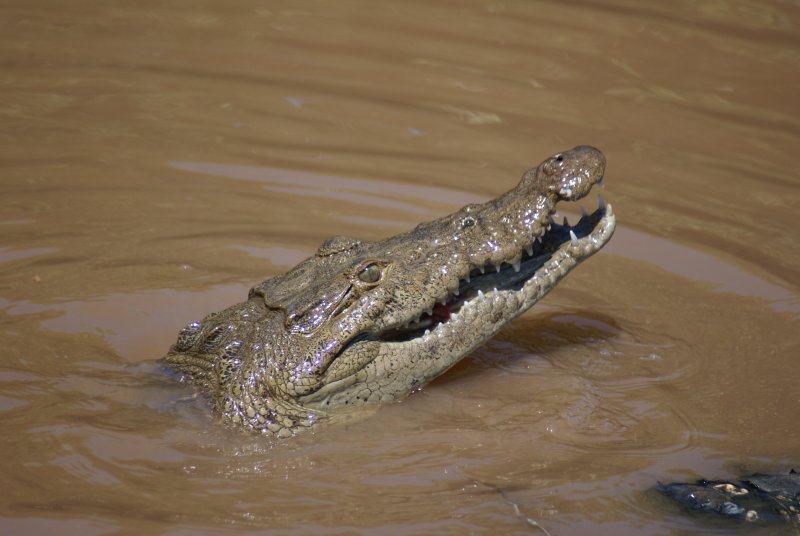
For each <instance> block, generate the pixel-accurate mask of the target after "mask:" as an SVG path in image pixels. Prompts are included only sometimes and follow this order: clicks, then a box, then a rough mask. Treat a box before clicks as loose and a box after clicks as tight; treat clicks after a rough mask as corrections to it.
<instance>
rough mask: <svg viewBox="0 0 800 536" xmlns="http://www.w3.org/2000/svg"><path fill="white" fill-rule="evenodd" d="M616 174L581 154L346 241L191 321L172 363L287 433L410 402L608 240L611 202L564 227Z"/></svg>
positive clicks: (230, 412) (262, 426) (226, 403)
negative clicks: (563, 215) (432, 214)
mask: <svg viewBox="0 0 800 536" xmlns="http://www.w3.org/2000/svg"><path fill="white" fill-rule="evenodd" d="M604 169H605V158H604V157H603V155H602V153H601V152H600V151H598V150H597V149H594V148H592V147H576V148H574V149H572V150H570V151H566V152H563V153H560V154H558V155H555V156H553V157H551V158H548V159H547V160H545V161H544V162H542V163H541V164H540V165H539V166H538V167H536V168H534V169H531V170H528V171H527V172H526V173H525V174H524V175H523V177H522V180H521V181H520V183H519V184H518V185H517V187H516V188H514V189H513V190H511V191H509V192H507V193H505V194H503V195H501V196H500V197H498V198H497V199H494V200H492V201H489V202H488V203H484V204H473V205H467V206H466V207H464V208H462V209H461V210H459V211H458V212H456V213H454V214H451V215H450V216H446V217H444V218H440V219H438V220H434V221H432V222H428V223H422V224H420V225H418V226H417V227H416V228H415V229H414V230H412V231H409V232H407V233H403V234H400V235H397V236H393V237H391V238H387V239H385V240H381V241H378V242H365V241H359V240H355V239H352V238H344V237H335V238H332V239H330V240H328V241H326V242H325V243H324V244H322V246H321V247H320V248H319V250H318V251H317V253H316V255H315V256H313V257H311V258H309V259H307V260H305V261H303V262H301V263H300V264H298V265H297V266H296V267H295V268H293V269H292V270H290V271H289V272H288V273H286V274H285V275H282V276H277V277H273V278H271V279H267V280H266V281H264V282H263V283H261V284H259V285H256V286H255V287H254V288H253V289H251V290H250V295H249V297H248V300H247V301H246V302H244V303H240V304H238V305H234V306H232V307H229V308H228V309H225V310H224V311H221V312H219V313H214V314H211V315H209V316H207V317H206V318H204V319H203V320H202V322H199V323H198V322H195V323H192V324H189V325H188V326H187V327H186V328H184V329H183V330H182V331H181V333H180V335H179V337H178V341H177V342H176V343H175V345H173V347H172V348H171V349H170V351H169V353H168V354H167V356H166V357H165V361H166V362H167V364H168V365H169V366H170V367H171V368H173V369H175V370H177V371H179V372H181V373H182V374H183V375H184V377H186V378H189V379H190V380H192V381H193V382H194V383H195V384H197V385H198V386H199V387H200V389H201V390H202V391H203V392H205V394H207V395H208V396H209V397H210V399H211V401H212V403H213V405H214V407H215V409H216V411H217V412H218V413H219V414H220V415H221V416H222V419H223V420H224V421H226V422H229V423H231V424H233V425H236V426H240V427H244V428H248V429H252V430H258V431H261V432H264V433H272V434H275V435H278V436H280V437H285V436H289V435H292V434H293V433H295V432H297V431H300V430H302V429H305V428H308V427H310V426H312V425H313V424H314V423H317V422H319V421H323V420H328V419H330V418H332V417H334V416H337V415H341V414H343V413H347V412H349V411H351V410H352V409H353V408H357V407H361V406H368V405H375V404H377V403H379V402H382V401H387V400H395V399H398V398H400V397H403V396H405V395H407V394H409V393H411V392H412V391H413V390H414V389H416V388H418V387H420V386H421V385H424V384H425V383H427V382H429V381H430V380H432V379H433V378H435V377H437V376H439V375H440V374H442V373H443V372H445V371H446V370H447V369H449V368H450V367H452V366H453V365H454V364H455V363H456V362H458V361H459V360H460V359H461V358H463V357H464V356H465V355H467V354H469V352H471V351H472V350H474V349H475V348H476V347H478V346H479V345H481V344H482V343H483V342H485V341H486V340H487V339H489V338H490V337H492V336H493V335H494V334H495V333H497V332H498V331H499V330H500V329H501V328H502V327H503V326H504V325H505V324H507V323H508V322H510V321H511V320H512V319H514V318H515V317H517V316H518V315H520V314H521V313H523V312H524V311H526V310H527V309H528V308H530V307H531V306H532V305H533V304H534V303H536V302H537V301H538V300H539V299H541V298H542V297H543V296H544V295H545V294H547V292H549V291H550V289H552V288H553V287H554V286H555V285H556V283H558V281H559V280H560V279H561V278H562V277H564V276H565V275H566V274H567V273H568V272H569V271H570V270H571V269H572V268H574V267H575V266H576V265H577V264H578V263H579V262H580V261H582V260H584V259H586V258H588V257H589V256H590V255H592V254H593V253H595V252H597V251H598V250H599V249H600V248H601V247H603V245H605V243H606V242H607V241H608V240H609V239H610V238H611V235H612V233H613V231H614V224H615V219H614V214H613V212H612V210H611V206H610V205H609V206H604V205H603V203H602V202H601V203H600V206H599V207H598V208H597V210H595V212H594V213H592V214H588V215H584V216H583V217H582V218H581V219H580V221H579V222H578V223H577V224H576V225H575V226H572V227H570V226H568V225H567V224H566V223H565V224H564V225H558V224H555V223H553V222H552V220H551V216H552V214H553V212H554V211H555V206H556V204H557V203H558V202H559V201H564V200H568V201H575V200H577V199H580V198H582V197H583V196H585V195H586V194H587V193H588V192H589V190H590V189H591V187H592V186H593V185H594V184H596V183H597V182H599V181H600V180H601V179H602V177H603V171H604Z"/></svg>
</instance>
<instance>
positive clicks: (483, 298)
mask: <svg viewBox="0 0 800 536" xmlns="http://www.w3.org/2000/svg"><path fill="white" fill-rule="evenodd" d="M478 298H480V300H481V301H483V300H485V299H486V296H484V294H483V291H482V290H481V289H478Z"/></svg>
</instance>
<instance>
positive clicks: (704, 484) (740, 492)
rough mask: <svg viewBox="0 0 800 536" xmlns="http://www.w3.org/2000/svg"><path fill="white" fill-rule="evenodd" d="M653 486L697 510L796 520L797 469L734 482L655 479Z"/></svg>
mask: <svg viewBox="0 0 800 536" xmlns="http://www.w3.org/2000/svg"><path fill="white" fill-rule="evenodd" d="M656 489H657V490H658V491H660V492H661V493H664V494H665V495H668V496H670V497H672V498H673V499H675V500H676V501H678V502H679V503H682V504H685V505H687V506H689V507H691V508H692V509H694V510H698V511H701V512H715V513H717V514H721V515H723V516H726V517H733V518H736V519H744V520H746V521H776V520H786V521H792V522H793V523H796V524H800V473H798V472H797V471H795V470H794V469H792V470H791V471H789V473H786V474H764V473H756V474H754V475H751V476H748V477H744V478H743V479H741V480H739V481H738V482H729V481H726V480H698V481H697V482H694V483H691V484H690V483H683V482H675V483H672V484H662V483H660V482H659V483H658V485H657V486H656Z"/></svg>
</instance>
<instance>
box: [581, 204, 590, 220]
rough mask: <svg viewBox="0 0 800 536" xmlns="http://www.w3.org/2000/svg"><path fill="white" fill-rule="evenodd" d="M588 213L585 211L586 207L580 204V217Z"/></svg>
mask: <svg viewBox="0 0 800 536" xmlns="http://www.w3.org/2000/svg"><path fill="white" fill-rule="evenodd" d="M588 215H589V213H588V212H586V209H585V208H583V205H581V218H584V217H586V216H588Z"/></svg>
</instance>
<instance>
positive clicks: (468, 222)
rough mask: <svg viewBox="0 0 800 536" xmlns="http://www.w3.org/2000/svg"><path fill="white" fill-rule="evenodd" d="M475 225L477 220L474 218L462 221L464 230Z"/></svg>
mask: <svg viewBox="0 0 800 536" xmlns="http://www.w3.org/2000/svg"><path fill="white" fill-rule="evenodd" d="M473 225H475V218H473V217H472V216H467V217H466V218H464V219H463V220H461V228H462V229H466V228H468V227H472V226H473Z"/></svg>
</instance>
